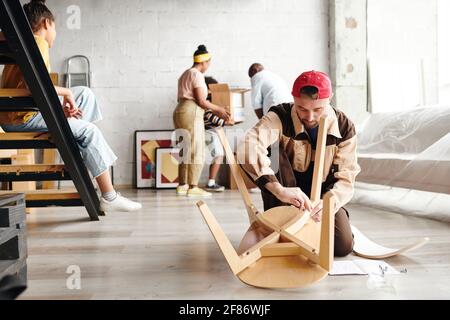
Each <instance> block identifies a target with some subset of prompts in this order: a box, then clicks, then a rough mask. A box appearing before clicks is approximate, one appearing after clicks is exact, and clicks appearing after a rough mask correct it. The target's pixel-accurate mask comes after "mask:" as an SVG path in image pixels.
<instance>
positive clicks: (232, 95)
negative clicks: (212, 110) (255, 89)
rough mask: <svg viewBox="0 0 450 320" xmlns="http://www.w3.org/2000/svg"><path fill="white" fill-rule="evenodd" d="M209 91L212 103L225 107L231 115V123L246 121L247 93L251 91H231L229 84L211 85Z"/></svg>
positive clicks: (240, 89) (234, 89)
mask: <svg viewBox="0 0 450 320" xmlns="http://www.w3.org/2000/svg"><path fill="white" fill-rule="evenodd" d="M209 90H210V91H211V102H212V103H214V104H216V105H218V106H222V107H225V108H226V109H227V111H228V112H229V113H230V114H231V121H233V122H234V123H235V124H236V123H240V122H244V121H245V109H244V108H245V93H246V92H248V91H250V89H245V88H233V89H230V87H229V86H228V84H225V83H218V84H210V85H209Z"/></svg>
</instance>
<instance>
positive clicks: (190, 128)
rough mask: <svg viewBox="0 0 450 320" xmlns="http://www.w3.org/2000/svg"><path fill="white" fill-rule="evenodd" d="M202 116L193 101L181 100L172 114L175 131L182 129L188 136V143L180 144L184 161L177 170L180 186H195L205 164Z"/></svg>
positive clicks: (202, 111)
mask: <svg viewBox="0 0 450 320" xmlns="http://www.w3.org/2000/svg"><path fill="white" fill-rule="evenodd" d="M204 114H205V111H204V110H203V109H202V108H200V107H199V106H198V105H197V103H196V102H195V101H193V100H181V101H180V102H179V103H178V106H177V108H176V109H175V111H174V113H173V123H174V126H175V129H184V133H185V134H189V137H188V140H187V141H189V142H188V143H186V141H185V143H181V145H182V146H183V148H182V150H181V153H180V156H181V157H182V159H183V160H184V161H182V162H181V164H180V166H179V170H178V175H179V181H180V185H183V184H186V183H187V184H189V185H193V186H196V185H198V181H199V180H200V175H201V173H202V169H203V165H204V163H205V125H204V122H203V116H204Z"/></svg>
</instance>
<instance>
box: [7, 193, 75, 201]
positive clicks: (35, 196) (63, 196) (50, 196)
mask: <svg viewBox="0 0 450 320" xmlns="http://www.w3.org/2000/svg"><path fill="white" fill-rule="evenodd" d="M16 193H17V192H16V191H1V192H0V195H3V194H16ZM24 193H25V200H26V201H42V200H68V199H72V200H77V199H80V195H79V194H78V192H76V191H74V190H33V191H25V192H24Z"/></svg>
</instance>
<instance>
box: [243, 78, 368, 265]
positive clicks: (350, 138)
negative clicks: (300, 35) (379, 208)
mask: <svg viewBox="0 0 450 320" xmlns="http://www.w3.org/2000/svg"><path fill="white" fill-rule="evenodd" d="M292 95H293V97H294V103H284V104H281V105H278V106H274V107H272V108H271V109H270V110H269V112H268V114H267V115H265V116H264V117H263V118H262V119H261V120H260V121H259V123H258V124H257V125H255V126H254V127H253V128H252V129H251V130H250V131H249V132H248V133H247V135H246V136H245V139H244V141H243V142H242V143H241V144H240V145H239V147H238V160H239V161H240V162H242V163H243V164H242V168H243V169H244V170H245V171H246V172H247V173H248V174H249V175H250V176H251V177H252V178H253V180H254V181H255V182H256V184H257V185H258V187H259V188H260V189H261V191H262V192H261V194H262V198H263V202H264V210H265V211H266V210H269V209H271V208H274V207H277V206H282V205H294V206H296V207H298V208H302V209H306V210H308V211H310V212H311V214H312V219H313V220H314V221H316V222H319V221H320V219H321V214H322V202H321V203H319V204H317V205H316V206H315V207H314V208H313V207H312V206H313V204H312V203H311V201H310V199H309V197H308V195H310V194H311V185H312V178H313V172H314V154H315V148H316V143H317V135H318V126H319V120H320V118H321V117H322V115H327V119H328V125H327V128H326V132H327V141H326V151H325V164H324V175H323V177H324V179H323V181H322V189H321V194H322V196H323V195H324V194H325V193H327V192H329V191H330V192H331V193H332V194H333V195H334V197H335V203H336V205H335V209H334V212H335V241H334V253H335V255H336V256H346V255H348V254H349V253H351V252H352V251H353V235H352V231H351V227H350V221H349V214H348V211H347V210H346V209H345V208H344V207H343V206H344V205H345V204H347V203H348V202H349V201H350V200H351V198H352V196H353V191H354V183H355V177H356V175H357V174H358V173H359V171H360V167H359V165H358V163H357V157H356V133H355V127H354V125H353V123H352V122H351V121H350V120H349V119H348V118H347V117H346V115H345V114H344V113H343V112H342V111H339V110H337V109H335V108H333V107H332V106H331V105H330V101H331V98H332V96H333V93H332V87H331V81H330V79H329V77H328V75H327V74H325V73H323V72H316V71H309V72H305V73H303V74H301V75H300V76H299V77H298V78H297V80H296V81H295V83H294V87H293V91H292ZM275 143H278V144H279V164H278V168H279V170H278V172H277V173H276V174H275V172H274V170H273V169H272V168H271V161H270V159H269V157H268V151H267V148H268V147H269V146H273V145H274V144H275ZM274 149H276V148H274ZM270 233H271V231H269V230H266V229H264V228H262V227H261V226H259V225H257V224H253V225H252V226H251V227H250V230H249V232H248V233H247V235H246V237H245V239H244V241H243V242H242V243H241V247H240V248H239V252H244V251H245V250H247V249H248V248H249V247H250V246H252V245H253V244H255V243H257V242H258V241H260V240H262V239H263V238H264V237H265V236H267V235H268V234H270Z"/></svg>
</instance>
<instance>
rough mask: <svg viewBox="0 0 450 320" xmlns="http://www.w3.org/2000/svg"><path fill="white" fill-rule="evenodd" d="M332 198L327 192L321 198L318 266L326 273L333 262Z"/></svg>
mask: <svg viewBox="0 0 450 320" xmlns="http://www.w3.org/2000/svg"><path fill="white" fill-rule="evenodd" d="M333 208H334V198H333V195H332V194H331V193H330V192H328V193H327V194H326V195H325V196H324V198H323V210H322V226H321V230H320V250H319V265H320V266H321V267H322V268H324V269H325V270H327V271H330V270H331V268H332V267H333V260H334V212H333Z"/></svg>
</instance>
